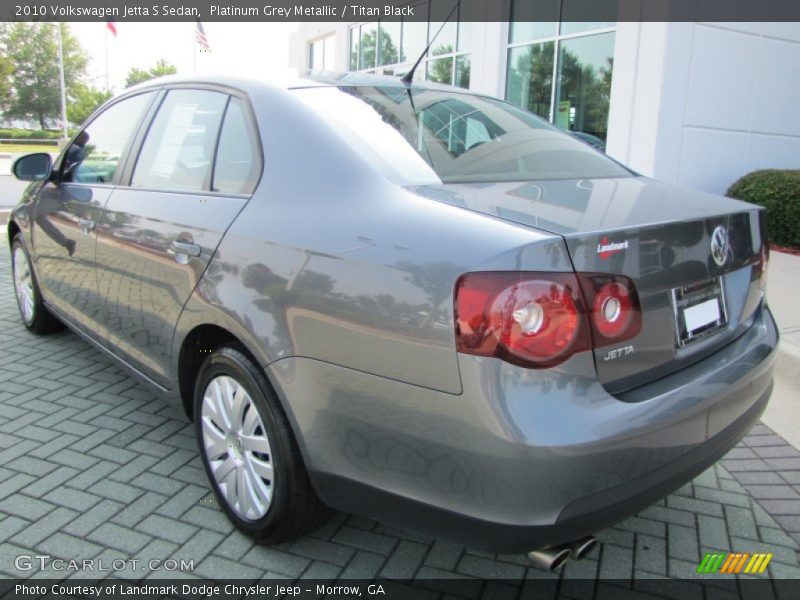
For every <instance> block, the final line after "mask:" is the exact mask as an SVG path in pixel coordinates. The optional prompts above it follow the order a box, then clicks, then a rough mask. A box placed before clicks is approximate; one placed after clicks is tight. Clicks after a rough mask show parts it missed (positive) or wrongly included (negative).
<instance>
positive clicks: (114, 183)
mask: <svg viewBox="0 0 800 600" xmlns="http://www.w3.org/2000/svg"><path fill="white" fill-rule="evenodd" d="M155 91H157V90H155V89H153V88H147V89H143V90H137V91H135V92H132V93H129V94H125V95H124V96H120V97H118V98H113V99H111V100H109V101H108V102H106V103H105V104H104V105H103V106H102V107H101V108H100V109H98V110H97V111H96V112H95V113H94V114H93V115H92V116H91V117H89V120H88V121H86V122H85V123H84V124H83V125H82V126H81V128H80V129H79V130H78V131H77V132H75V135H73V136H72V137H71V138H70V140H69V143H67V144H65V145H64V149H63V150H62V151H61V153H60V154H59V155H58V158H57V159H56V160H57V162H58V170H57V172H58V178H57V184H58V185H67V184H69V185H77V186H80V187H103V188H112V187H119V185H120V181H121V180H122V179H121V178H122V174H123V171H124V170H125V166H126V164H127V161H128V158H129V156H130V152H131V149H132V148H133V142H134V140H136V138H137V136H138V132H139V130H140V129H141V128H142V126H143V125H144V124H145V123H146V122H147V117H148V116H149V112H150V110H151V109H152V107H153V102H154V100H155V98H156V96H157V95H158V94H154V93H153V92H155ZM143 94H152V97H151V98H150V101H149V103H148V104H147V106H145V108H144V110H143V111H142V114H141V116H140V117H139V120H138V122H137V123H136V125H135V126H134V131H136V132H137V133H136V134H134V135H132V136H131V137H130V138H129V139H128V140H127V141H126V142H125V147H124V148H123V149H122V153H121V154H120V157H119V162H118V163H117V168H116V170H115V171H114V177H113V178H112V179H111V181H109V182H102V183H100V182H97V183H88V182H83V181H63V180H62V179H61V178H62V176H63V174H64V173H63V167H64V156H66V153H67V150H68V149H69V148H70V147H71V146H72V144H74V143H75V140H76V139H77V138H78V136H79V135H80V134H81V133H83V132H84V131H85V130H86V129H88V128H89V127H90V126H91V125H92V123H94V122H95V121H96V120H97V119H98V118H99V117H100V116H101V115H103V114H104V113H106V112H107V111H108V110H109V109H110V108H112V107H114V106H116V105H117V104H120V103H121V102H124V101H125V100H130V99H131V98H135V97H136V96H141V95H143ZM120 165H122V168H121V169H120Z"/></svg>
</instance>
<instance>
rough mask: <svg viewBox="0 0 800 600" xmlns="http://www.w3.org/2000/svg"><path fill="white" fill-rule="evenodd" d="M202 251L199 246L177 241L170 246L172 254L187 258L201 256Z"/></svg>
mask: <svg viewBox="0 0 800 600" xmlns="http://www.w3.org/2000/svg"><path fill="white" fill-rule="evenodd" d="M202 252H203V251H202V249H201V248H200V246H198V245H197V244H190V243H188V242H179V241H177V240H175V241H173V242H172V244H170V254H184V255H187V256H200V254H202Z"/></svg>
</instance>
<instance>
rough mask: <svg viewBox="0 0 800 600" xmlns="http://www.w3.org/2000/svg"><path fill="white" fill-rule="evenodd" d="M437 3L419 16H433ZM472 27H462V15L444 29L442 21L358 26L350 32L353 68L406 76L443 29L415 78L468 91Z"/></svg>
mask: <svg viewBox="0 0 800 600" xmlns="http://www.w3.org/2000/svg"><path fill="white" fill-rule="evenodd" d="M434 2H436V0H429V1H428V2H423V3H421V4H419V5H417V7H416V11H415V12H416V13H417V14H428V15H431V11H432V10H433V8H434V7H433V6H432V4H433V3H434ZM471 26H472V24H471V23H461V22H460V21H459V20H458V13H456V14H455V15H454V18H453V20H451V21H448V22H447V23H445V24H444V27H442V22H441V21H439V22H435V21H433V22H427V23H426V22H419V21H405V20H403V21H400V22H398V21H378V20H376V21H367V22H364V23H360V24H358V25H354V26H353V27H351V28H350V30H349V35H350V39H349V68H350V70H352V71H364V72H367V73H379V74H381V73H382V74H384V75H403V74H404V73H406V72H407V71H408V70H409V69H410V68H411V67H412V65H413V64H414V62H416V60H417V58H418V57H419V56H420V54H422V52H423V51H424V50H425V47H426V46H427V45H428V43H429V41H430V40H431V39H433V38H434V36H436V32H437V31H439V28H440V27H442V31H441V32H440V33H439V35H438V36H436V38H435V40H434V42H433V45H432V46H431V50H430V52H429V53H428V56H426V58H425V59H423V62H422V63H420V66H419V67H418V68H417V71H416V72H415V73H414V77H415V79H423V78H424V79H427V80H429V81H435V82H438V83H446V84H450V85H456V86H459V87H464V88H468V87H469V82H470V69H471V61H470V39H471Z"/></svg>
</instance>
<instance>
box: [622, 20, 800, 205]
mask: <svg viewBox="0 0 800 600" xmlns="http://www.w3.org/2000/svg"><path fill="white" fill-rule="evenodd" d="M614 60H615V64H614V79H613V84H612V95H611V114H610V116H609V139H608V152H609V154H610V155H612V156H614V157H615V158H617V159H619V160H621V161H622V162H624V163H626V164H629V165H630V166H631V167H632V168H634V169H636V170H638V171H639V172H641V173H643V174H645V175H650V176H653V177H656V178H657V179H662V180H665V181H669V182H673V183H677V184H679V185H683V186H687V187H692V188H697V189H701V190H706V191H710V192H716V193H724V192H725V190H726V189H727V188H728V186H730V184H731V183H733V182H734V181H735V180H736V179H738V178H739V177H740V176H741V175H744V174H745V173H748V172H750V171H753V170H755V169H762V168H800V27H799V26H798V25H797V24H791V23H620V24H619V25H618V27H617V38H616V48H615V59H614Z"/></svg>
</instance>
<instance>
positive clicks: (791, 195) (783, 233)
mask: <svg viewBox="0 0 800 600" xmlns="http://www.w3.org/2000/svg"><path fill="white" fill-rule="evenodd" d="M726 195H727V196H729V197H730V198H737V199H738V200H744V201H745V202H752V203H753V204H758V205H760V206H763V207H764V208H766V209H767V219H766V220H767V235H768V236H769V241H770V242H773V243H775V244H778V245H780V246H791V247H795V248H800V169H796V170H778V169H765V170H763V171H753V172H752V173H749V174H747V175H745V176H744V177H742V178H741V179H739V180H738V181H737V182H736V183H734V184H733V185H732V186H731V187H730V188H729V189H728V191H727V193H726Z"/></svg>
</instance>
